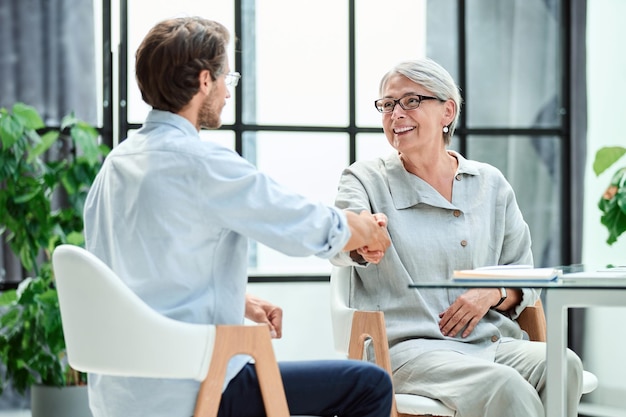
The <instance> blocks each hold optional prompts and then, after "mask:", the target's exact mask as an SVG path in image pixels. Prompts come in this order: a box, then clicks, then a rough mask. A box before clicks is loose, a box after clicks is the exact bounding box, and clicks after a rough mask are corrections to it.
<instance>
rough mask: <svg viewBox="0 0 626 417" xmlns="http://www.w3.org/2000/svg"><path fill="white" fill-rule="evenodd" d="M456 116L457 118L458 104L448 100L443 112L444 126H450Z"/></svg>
mask: <svg viewBox="0 0 626 417" xmlns="http://www.w3.org/2000/svg"><path fill="white" fill-rule="evenodd" d="M454 116H456V103H455V102H454V101H453V100H446V102H445V103H444V111H443V119H444V125H445V126H449V125H450V123H452V121H453V120H454Z"/></svg>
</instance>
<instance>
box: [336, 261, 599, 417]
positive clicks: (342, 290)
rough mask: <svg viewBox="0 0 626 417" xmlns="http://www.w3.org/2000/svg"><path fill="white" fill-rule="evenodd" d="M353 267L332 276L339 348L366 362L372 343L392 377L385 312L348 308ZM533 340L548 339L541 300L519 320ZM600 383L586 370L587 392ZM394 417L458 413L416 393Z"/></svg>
mask: <svg viewBox="0 0 626 417" xmlns="http://www.w3.org/2000/svg"><path fill="white" fill-rule="evenodd" d="M350 273H351V268H350V267H333V270H332V272H331V276H330V287H331V318H332V323H333V336H334V342H335V348H336V349H337V350H338V351H340V352H343V353H347V355H348V358H350V359H362V358H363V354H364V349H365V343H366V341H368V340H369V343H371V348H373V350H374V357H375V360H376V363H377V364H378V365H379V366H381V367H382V368H383V369H385V370H386V371H387V372H389V374H390V375H391V360H390V357H389V346H388V343H387V332H386V328H385V318H384V313H383V312H382V311H361V310H356V309H354V308H350V307H348V305H349V295H350ZM517 322H518V323H519V325H520V327H521V328H522V329H523V330H524V331H526V333H528V336H529V338H530V340H536V341H543V342H545V340H546V318H545V315H544V311H543V305H542V304H541V300H539V301H537V304H535V306H531V307H527V308H525V309H524V311H523V312H522V314H521V315H520V316H519V318H518V319H517ZM597 384H598V381H597V378H596V377H595V375H593V374H592V373H590V372H588V371H584V378H583V393H588V392H591V391H593V390H594V389H595V388H596V387H597ZM394 397H395V398H394V406H393V409H392V412H391V417H453V416H454V415H455V412H454V410H452V409H450V408H448V407H446V406H445V405H444V404H443V403H441V402H440V401H438V400H436V399H433V398H428V397H423V396H420V395H413V394H396V395H395V396H394Z"/></svg>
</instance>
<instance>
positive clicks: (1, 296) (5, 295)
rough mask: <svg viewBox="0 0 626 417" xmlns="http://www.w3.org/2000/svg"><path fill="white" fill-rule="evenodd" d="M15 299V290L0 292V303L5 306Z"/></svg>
mask: <svg viewBox="0 0 626 417" xmlns="http://www.w3.org/2000/svg"><path fill="white" fill-rule="evenodd" d="M15 300H17V293H16V291H15V290H9V291H3V292H0V305H2V306H6V305H9V304H11V303H13V302H15Z"/></svg>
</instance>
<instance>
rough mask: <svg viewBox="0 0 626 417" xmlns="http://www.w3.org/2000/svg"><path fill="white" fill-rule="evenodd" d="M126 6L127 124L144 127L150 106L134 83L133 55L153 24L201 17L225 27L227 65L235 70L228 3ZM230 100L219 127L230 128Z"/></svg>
mask: <svg viewBox="0 0 626 417" xmlns="http://www.w3.org/2000/svg"><path fill="white" fill-rule="evenodd" d="M127 4H128V56H127V59H128V75H127V76H128V104H127V106H128V122H129V123H143V121H144V119H145V118H146V115H147V114H148V111H149V110H150V106H148V105H147V104H146V103H145V102H144V101H143V100H142V99H141V93H140V92H139V88H138V87H137V82H136V81H135V52H137V48H138V47H139V44H140V43H141V41H142V40H143V38H144V36H146V34H147V33H148V31H149V30H150V29H151V28H152V26H154V25H155V24H156V23H158V22H160V21H161V20H164V19H169V18H173V17H181V16H196V15H197V16H203V17H207V18H209V19H211V20H216V21H218V22H220V23H221V24H223V25H224V26H226V28H227V29H228V30H229V31H230V34H231V42H230V45H229V51H230V52H229V61H230V65H231V68H234V65H235V63H234V62H235V61H234V50H235V41H234V37H235V34H234V21H235V19H234V8H233V3H232V2H229V1H220V2H211V3H210V4H208V3H207V2H204V1H198V0H176V1H169V0H133V1H129V2H127ZM234 99H235V96H234V94H233V96H232V97H231V98H230V99H229V101H228V102H227V105H226V107H224V111H223V112H222V123H224V124H232V123H233V121H234V120H235V118H234V107H235V106H234Z"/></svg>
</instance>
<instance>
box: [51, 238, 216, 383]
mask: <svg viewBox="0 0 626 417" xmlns="http://www.w3.org/2000/svg"><path fill="white" fill-rule="evenodd" d="M52 264H53V268H54V274H55V281H56V287H57V291H58V295H59V304H60V308H61V320H62V323H63V332H64V337H65V343H66V347H67V355H68V360H69V363H70V365H71V366H72V367H73V368H75V369H77V370H79V371H83V372H94V373H100V374H107V375H117V376H136V377H154V378H184V379H196V380H198V381H202V380H203V379H204V378H205V376H206V374H207V372H208V366H209V363H210V360H211V356H212V353H213V345H214V342H215V326H211V325H200V324H191V323H184V322H181V321H176V320H172V319H170V318H168V317H165V316H163V315H162V314H160V313H158V312H157V311H155V310H153V309H152V308H151V307H150V306H148V305H147V304H146V303H145V302H144V301H143V300H141V299H140V298H139V297H138V296H137V295H136V294H135V293H134V292H132V291H131V290H130V289H129V288H128V287H127V286H126V285H125V284H124V283H123V282H122V280H121V279H120V278H119V277H118V276H117V275H116V274H115V273H114V272H113V271H112V270H111V269H110V268H109V267H108V266H107V265H106V264H104V263H103V262H102V261H101V260H100V259H98V258H97V257H96V256H95V255H93V254H91V253H90V252H88V251H86V250H85V249H82V248H80V247H77V246H73V245H60V246H58V247H57V248H56V249H55V251H54V253H53V256H52Z"/></svg>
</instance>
